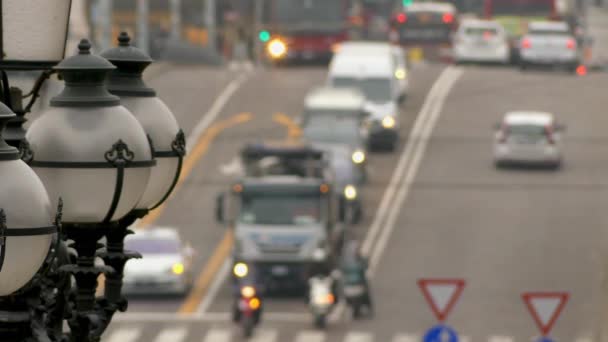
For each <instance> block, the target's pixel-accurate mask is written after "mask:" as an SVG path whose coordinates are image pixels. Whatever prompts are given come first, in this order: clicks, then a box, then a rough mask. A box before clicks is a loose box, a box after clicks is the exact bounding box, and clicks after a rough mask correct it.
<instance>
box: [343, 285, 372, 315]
mask: <svg viewBox="0 0 608 342" xmlns="http://www.w3.org/2000/svg"><path fill="white" fill-rule="evenodd" d="M342 292H343V294H344V299H345V300H346V303H347V304H348V306H350V307H351V308H352V310H353V318H354V319H358V318H360V317H361V309H362V308H363V307H364V306H366V305H369V304H368V300H367V298H366V290H365V286H363V285H361V284H344V285H343V288H342Z"/></svg>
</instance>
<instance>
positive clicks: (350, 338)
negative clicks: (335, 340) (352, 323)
mask: <svg viewBox="0 0 608 342" xmlns="http://www.w3.org/2000/svg"><path fill="white" fill-rule="evenodd" d="M373 338H374V337H373V336H372V334H370V333H365V332H359V331H353V332H349V333H348V334H347V335H346V337H345V338H344V342H372V340H373Z"/></svg>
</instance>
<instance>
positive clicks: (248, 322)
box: [243, 317, 254, 338]
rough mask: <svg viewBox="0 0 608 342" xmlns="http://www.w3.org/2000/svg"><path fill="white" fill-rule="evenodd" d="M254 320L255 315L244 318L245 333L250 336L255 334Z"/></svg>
mask: <svg viewBox="0 0 608 342" xmlns="http://www.w3.org/2000/svg"><path fill="white" fill-rule="evenodd" d="M253 328H254V322H253V317H245V318H244V319H243V335H245V337H247V338H249V337H251V336H252V335H253Z"/></svg>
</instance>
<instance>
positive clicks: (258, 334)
mask: <svg viewBox="0 0 608 342" xmlns="http://www.w3.org/2000/svg"><path fill="white" fill-rule="evenodd" d="M278 336H279V333H278V332H277V331H276V330H274V329H272V330H269V329H259V330H256V331H255V332H254V333H253V337H252V338H251V339H249V342H275V341H276V340H277V337H278Z"/></svg>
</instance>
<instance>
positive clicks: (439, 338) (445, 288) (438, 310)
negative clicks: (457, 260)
mask: <svg viewBox="0 0 608 342" xmlns="http://www.w3.org/2000/svg"><path fill="white" fill-rule="evenodd" d="M418 286H419V287H420V290H421V291H422V295H423V296H424V298H425V299H426V301H427V303H428V304H429V306H430V308H431V311H432V312H433V314H434V315H435V317H436V318H437V320H438V321H439V324H438V325H436V326H434V327H432V328H431V329H429V331H427V333H426V334H425V335H424V342H458V334H457V333H456V330H454V329H453V328H451V327H450V326H448V325H446V324H444V322H445V320H446V319H447V318H448V315H449V314H450V312H451V311H452V309H453V308H454V306H455V305H456V302H457V301H458V299H459V298H460V295H461V294H462V291H463V290H464V287H465V281H464V280H463V279H420V280H418Z"/></svg>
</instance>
